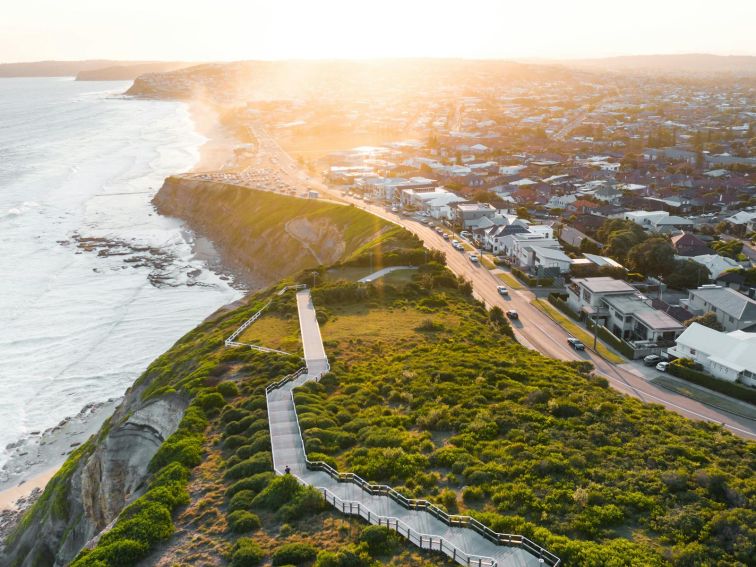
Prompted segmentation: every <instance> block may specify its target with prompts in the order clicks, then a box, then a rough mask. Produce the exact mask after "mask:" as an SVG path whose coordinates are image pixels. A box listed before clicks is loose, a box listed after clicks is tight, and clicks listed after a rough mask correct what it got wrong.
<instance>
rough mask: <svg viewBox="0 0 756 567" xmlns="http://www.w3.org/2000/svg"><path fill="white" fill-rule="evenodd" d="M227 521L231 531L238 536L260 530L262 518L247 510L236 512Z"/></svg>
mask: <svg viewBox="0 0 756 567" xmlns="http://www.w3.org/2000/svg"><path fill="white" fill-rule="evenodd" d="M226 520H227V521H228V528H229V530H231V531H232V532H234V533H236V534H238V533H243V532H251V531H254V530H257V529H259V528H260V518H259V517H258V516H257V514H253V513H252V512H248V511H247V510H234V511H233V512H231V513H230V514H229V515H228V517H227V518H226Z"/></svg>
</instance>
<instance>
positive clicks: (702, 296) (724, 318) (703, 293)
mask: <svg viewBox="0 0 756 567" xmlns="http://www.w3.org/2000/svg"><path fill="white" fill-rule="evenodd" d="M680 303H682V304H683V305H685V306H686V307H687V308H688V310H689V311H691V312H692V313H695V314H696V315H703V314H704V313H708V312H712V313H714V314H715V315H716V316H717V321H719V322H720V323H721V324H722V326H723V327H724V328H725V331H737V330H744V331H753V330H756V301H754V300H753V299H751V298H750V297H746V296H745V295H743V294H742V293H739V292H737V291H735V290H734V289H731V288H729V287H722V286H718V285H714V284H710V285H702V286H701V287H699V288H698V289H691V290H690V291H689V292H688V299H687V300H685V299H684V300H681V301H680Z"/></svg>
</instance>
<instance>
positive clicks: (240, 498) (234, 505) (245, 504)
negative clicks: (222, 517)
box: [228, 490, 257, 510]
mask: <svg viewBox="0 0 756 567" xmlns="http://www.w3.org/2000/svg"><path fill="white" fill-rule="evenodd" d="M256 495H257V493H255V492H253V491H252V490H240V491H239V492H237V493H236V494H234V495H233V496H232V497H231V500H229V502H228V509H229V510H248V509H249V508H251V507H252V501H253V500H254V499H255V496H256Z"/></svg>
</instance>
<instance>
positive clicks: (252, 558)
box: [231, 537, 265, 567]
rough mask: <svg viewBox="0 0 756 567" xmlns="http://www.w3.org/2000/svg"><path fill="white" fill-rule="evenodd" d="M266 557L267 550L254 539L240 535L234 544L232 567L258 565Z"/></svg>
mask: <svg viewBox="0 0 756 567" xmlns="http://www.w3.org/2000/svg"><path fill="white" fill-rule="evenodd" d="M263 557H265V552H263V550H262V548H261V547H260V546H259V545H258V544H257V543H256V542H255V541H254V540H253V539H252V538H248V537H240V538H239V539H238V540H237V541H236V543H235V544H234V548H233V552H232V555H231V567H257V566H258V565H259V564H260V562H261V561H262V560H263Z"/></svg>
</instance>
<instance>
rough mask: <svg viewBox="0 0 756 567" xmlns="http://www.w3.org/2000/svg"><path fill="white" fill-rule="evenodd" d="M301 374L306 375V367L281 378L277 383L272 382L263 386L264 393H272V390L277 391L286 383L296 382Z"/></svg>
mask: <svg viewBox="0 0 756 567" xmlns="http://www.w3.org/2000/svg"><path fill="white" fill-rule="evenodd" d="M302 374H307V367H306V366H303V367H302V368H300V369H299V370H297V371H295V372H292V373H291V374H287V375H286V376H284V377H283V378H281V379H280V380H279V381H278V382H273V383H271V384H268V385H267V386H265V393H266V394H268V393H270V392H272V391H273V390H277V389H278V388H280V387H281V386H283V385H284V384H286V383H287V382H291V381H292V380H296V379H297V378H299V377H300V376H301V375H302Z"/></svg>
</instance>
